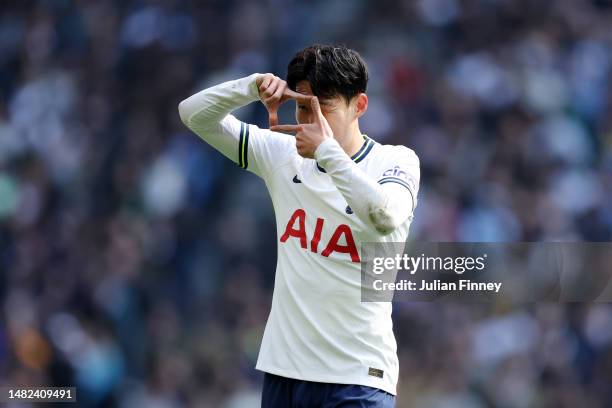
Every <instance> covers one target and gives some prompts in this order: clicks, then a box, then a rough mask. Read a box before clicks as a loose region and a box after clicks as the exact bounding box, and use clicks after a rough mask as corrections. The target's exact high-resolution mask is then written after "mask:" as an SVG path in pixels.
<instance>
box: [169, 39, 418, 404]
mask: <svg viewBox="0 0 612 408" xmlns="http://www.w3.org/2000/svg"><path fill="white" fill-rule="evenodd" d="M367 82H368V73H367V69H366V66H365V63H364V61H363V59H362V58H361V56H360V55H359V54H358V53H357V52H355V51H353V50H351V49H348V48H346V47H336V46H322V45H314V46H311V47H308V48H305V49H303V50H301V51H300V52H298V53H297V54H296V55H295V57H294V58H293V59H292V60H291V62H290V63H289V66H288V72H287V81H284V80H282V79H280V78H278V77H277V76H275V75H272V74H253V75H250V76H248V77H245V78H242V79H238V80H234V81H229V82H225V83H223V84H220V85H217V86H214V87H212V88H209V89H205V90H203V91H201V92H199V93H197V94H195V95H193V96H191V97H189V98H187V99H185V100H184V101H182V102H181V103H180V105H179V113H180V116H181V119H182V121H183V122H184V123H185V125H187V126H188V127H189V128H190V129H191V130H192V131H194V132H195V133H196V134H197V135H199V136H200V137H201V138H202V139H203V140H204V141H206V142H207V143H209V144H210V145H211V146H213V147H214V148H215V149H217V150H219V151H220V152H221V153H222V154H224V155H225V156H226V157H228V158H229V159H230V160H232V161H234V162H235V163H237V164H238V165H239V166H240V167H241V168H243V169H246V170H248V171H251V172H253V173H255V174H256V175H258V176H259V177H261V178H262V179H263V180H264V181H265V183H266V186H267V188H268V191H269V193H270V196H271V198H272V203H273V205H274V211H275V215H276V225H277V236H278V262H277V267H276V278H275V282H274V294H273V298H272V309H271V311H270V316H269V318H268V322H267V324H266V329H265V332H264V335H263V340H262V344H261V349H260V352H259V358H258V361H257V366H256V368H257V369H259V370H261V371H264V372H265V374H264V384H263V394H262V406H263V407H279V408H287V407H340V406H342V407H384V408H386V407H393V406H394V405H395V395H396V385H397V377H398V360H397V352H396V343H395V337H394V335H393V327H392V320H391V304H390V303H389V302H386V303H385V302H369V303H368V302H361V296H360V295H361V291H360V279H361V275H360V261H361V259H360V244H361V243H362V242H405V240H406V239H407V236H408V229H409V227H410V223H411V221H412V218H413V212H414V209H415V206H416V203H417V192H418V185H419V174H420V173H419V160H418V158H417V156H416V155H415V153H414V152H413V151H412V150H410V149H408V148H406V147H404V146H391V145H382V144H379V143H377V142H376V141H374V140H373V139H371V138H369V137H368V136H366V135H364V134H362V133H361V131H360V130H359V118H360V117H361V116H362V115H363V114H364V113H365V112H366V110H367V107H368V97H367V95H366V94H365V91H366V85H367ZM289 99H293V100H295V101H296V119H297V124H296V125H278V116H277V111H278V107H279V106H280V104H282V103H283V102H285V101H287V100H289ZM258 100H259V101H261V102H263V103H264V105H265V106H266V108H267V109H268V112H269V121H270V125H271V126H270V128H269V129H261V128H259V127H257V126H255V125H251V124H247V123H243V122H240V121H239V120H238V119H236V118H235V117H234V116H232V115H231V112H232V111H233V110H235V109H237V108H239V107H241V106H244V105H246V104H248V103H251V102H254V101H258ZM280 132H294V133H295V137H292V136H291V135H288V134H286V133H280Z"/></svg>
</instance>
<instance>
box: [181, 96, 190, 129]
mask: <svg viewBox="0 0 612 408" xmlns="http://www.w3.org/2000/svg"><path fill="white" fill-rule="evenodd" d="M178 111H179V116H180V117H181V122H183V124H184V125H185V126H187V127H189V117H190V116H191V114H190V112H189V109H188V108H187V99H185V100H183V101H181V103H179V105H178Z"/></svg>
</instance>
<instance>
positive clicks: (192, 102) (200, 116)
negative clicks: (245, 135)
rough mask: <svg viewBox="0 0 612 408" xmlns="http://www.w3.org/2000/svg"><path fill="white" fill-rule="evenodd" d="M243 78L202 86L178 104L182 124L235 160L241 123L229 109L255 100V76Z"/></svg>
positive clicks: (256, 97)
mask: <svg viewBox="0 0 612 408" xmlns="http://www.w3.org/2000/svg"><path fill="white" fill-rule="evenodd" d="M258 75H259V74H253V75H250V76H248V77H245V78H241V79H238V80H234V81H228V82H224V83H222V84H219V85H216V86H213V87H211V88H207V89H204V90H203V91H200V92H198V93H196V94H195V95H192V96H190V97H189V98H187V99H185V100H184V101H182V102H181V103H180V104H179V114H180V116H181V120H182V121H183V123H184V124H185V125H186V126H187V127H188V128H189V129H191V130H192V131H193V132H194V133H196V134H197V135H198V136H200V137H201V138H202V139H203V140H204V141H206V142H207V143H208V144H210V145H211V146H212V147H214V148H215V149H217V150H219V151H220V152H221V153H223V154H224V155H225V156H227V157H229V158H230V159H232V160H234V161H237V157H238V149H237V148H236V146H237V145H238V142H239V138H240V134H241V130H242V129H241V126H240V123H239V122H238V121H237V120H236V119H235V118H234V117H233V116H228V115H229V113H230V112H232V111H234V110H236V109H238V108H240V107H242V106H244V105H247V104H249V103H251V102H253V101H256V100H258V99H259V96H258V91H257V85H256V82H255V81H256V78H257V76H258Z"/></svg>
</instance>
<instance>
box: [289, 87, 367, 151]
mask: <svg viewBox="0 0 612 408" xmlns="http://www.w3.org/2000/svg"><path fill="white" fill-rule="evenodd" d="M295 90H296V91H297V92H299V93H301V94H304V95H312V94H313V93H312V88H311V87H310V83H309V82H308V81H300V82H298V83H297V84H296V86H295ZM319 104H320V105H321V112H322V113H323V116H325V119H326V120H327V122H328V123H329V126H330V127H331V129H332V131H333V132H334V137H335V138H336V139H338V140H339V141H341V140H342V139H343V138H344V136H345V135H346V134H347V133H348V129H349V127H350V126H351V124H352V123H353V122H354V121H355V120H357V119H358V118H359V117H360V116H361V115H362V114H363V113H364V112H365V109H366V108H367V96H366V95H365V94H359V95H358V96H356V97H354V98H353V100H351V101H350V102H349V103H348V104H347V103H346V100H345V99H344V98H343V97H341V96H336V97H333V98H328V99H319ZM312 115H313V112H312V109H311V108H310V105H308V104H303V103H301V102H298V103H297V104H296V107H295V119H296V121H297V123H312V122H313V116H312Z"/></svg>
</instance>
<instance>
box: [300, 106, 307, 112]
mask: <svg viewBox="0 0 612 408" xmlns="http://www.w3.org/2000/svg"><path fill="white" fill-rule="evenodd" d="M298 109H299V110H301V111H305V110H307V109H308V107H307V106H306V105H298Z"/></svg>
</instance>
